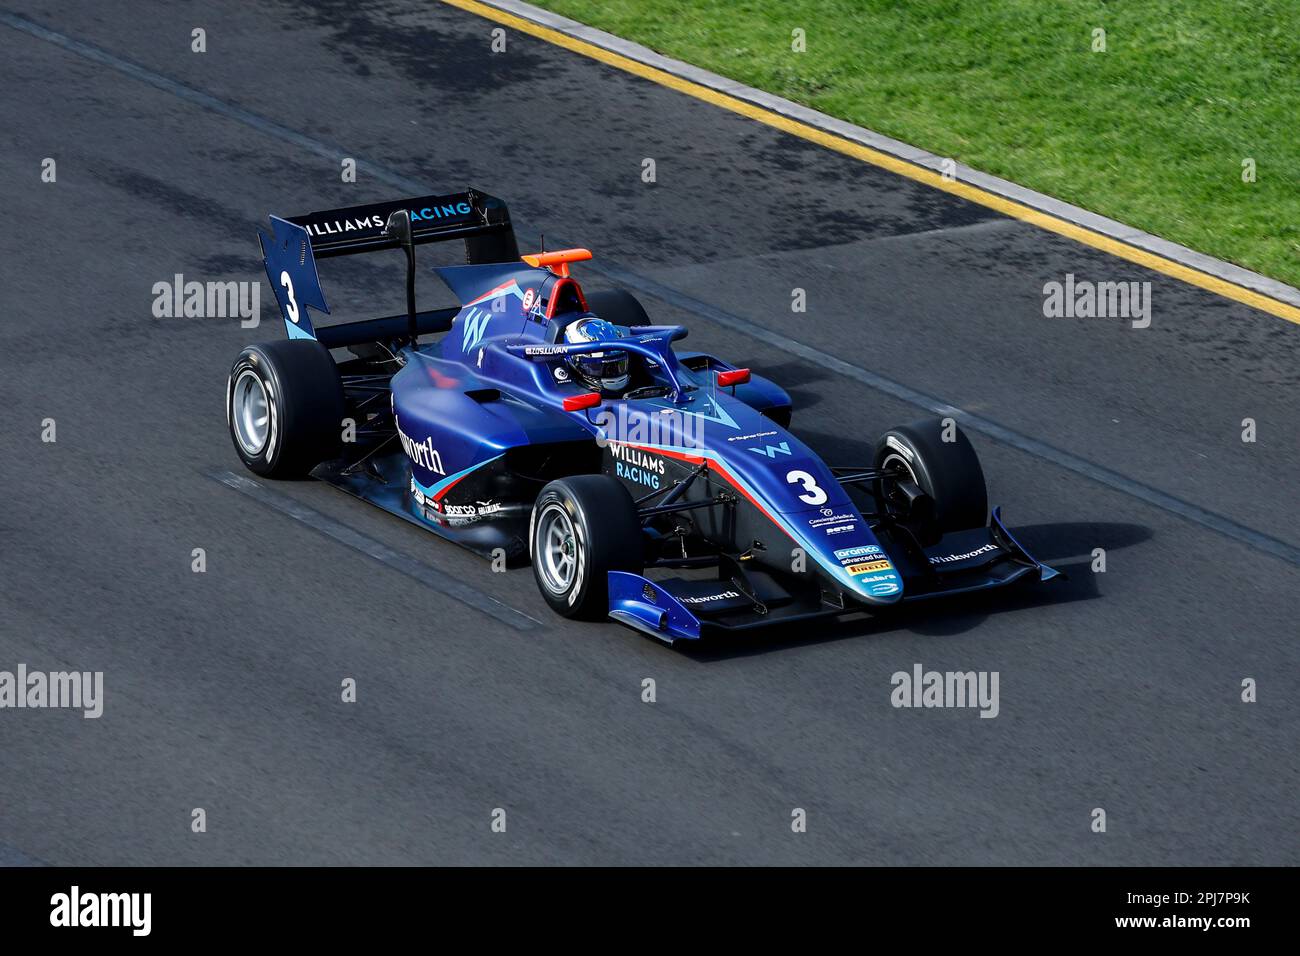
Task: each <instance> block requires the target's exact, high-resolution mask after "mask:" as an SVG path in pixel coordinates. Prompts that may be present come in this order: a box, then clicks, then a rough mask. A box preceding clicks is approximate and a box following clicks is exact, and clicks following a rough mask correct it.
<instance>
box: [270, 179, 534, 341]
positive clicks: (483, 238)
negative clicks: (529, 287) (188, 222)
mask: <svg viewBox="0 0 1300 956" xmlns="http://www.w3.org/2000/svg"><path fill="white" fill-rule="evenodd" d="M401 213H405V214H406V215H405V217H402V216H401V215H400V214H401ZM394 214H399V215H398V219H399V220H400V219H402V218H406V219H408V221H409V227H408V226H405V225H402V226H400V228H398V229H397V230H396V231H393V230H392V229H390V224H391V223H392V220H393V217H394ZM271 224H272V230H273V232H272V233H271V234H267V233H265V232H263V231H261V230H258V239H259V241H260V242H261V246H262V261H263V263H264V264H265V265H266V275H267V278H268V279H269V280H270V282H271V288H272V289H273V290H275V297H276V301H277V302H278V303H279V304H280V312H281V314H282V315H283V316H284V325H285V331H286V332H287V333H288V335H289V337H290V338H310V339H314V338H317V334H316V330H315V329H314V328H313V327H312V323H311V319H310V317H309V316H308V312H307V307H308V306H310V307H311V308H313V309H316V310H317V311H320V312H324V313H325V314H326V315H328V314H329V307H328V306H327V305H326V304H325V295H324V293H323V292H322V291H321V288H320V278H319V276H318V275H317V272H316V260H317V259H328V258H331V257H333V256H348V255H353V254H355V253H360V252H374V251H378V250H380V249H405V250H406V254H407V313H408V317H409V327H410V330H411V337H412V338H414V335H415V330H416V328H417V326H418V324H419V323H418V321H417V314H416V312H415V303H414V290H415V253H414V249H415V246H418V245H424V244H425V243H428V242H447V241H450V240H453V239H460V240H463V241H464V243H465V261H466V262H467V263H469V264H471V265H477V264H480V263H491V262H517V261H518V260H519V246H518V243H517V242H516V240H515V232H514V227H513V226H512V225H511V223H510V213H509V211H508V210H507V209H506V204H505V203H504V202H502V201H501V200H500V199H497V198H495V197H493V196H489V195H487V194H486V193H482V192H479V191H478V190H476V189H467V190H466V191H465V192H461V193H451V194H449V195H445V196H420V197H416V198H414V199H395V200H391V201H389V202H382V203H371V204H369V205H364V206H347V207H345V208H342V209H327V210H324V211H322V212H311V213H307V214H306V215H302V216H290V217H289V218H287V219H281V218H280V217H278V216H272V217H271ZM356 324H357V325H360V324H361V323H356ZM330 328H331V329H340V330H341V329H342V328H343V327H341V326H331V327H330ZM358 334H360V330H358ZM341 336H342V337H344V338H349V339H350V338H353V336H351V335H348V334H347V333H345V332H341V331H340V332H335V333H333V334H331V335H330V336H328V338H329V339H330V340H331V341H329V342H327V343H326V344H327V345H330V346H331V347H335V346H334V343H335V342H340V341H341V338H340V337H341ZM362 340H363V339H358V341H362Z"/></svg>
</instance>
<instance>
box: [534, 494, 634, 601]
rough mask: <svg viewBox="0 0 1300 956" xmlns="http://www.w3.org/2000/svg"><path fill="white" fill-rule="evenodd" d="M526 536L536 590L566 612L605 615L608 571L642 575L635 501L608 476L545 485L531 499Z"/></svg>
mask: <svg viewBox="0 0 1300 956" xmlns="http://www.w3.org/2000/svg"><path fill="white" fill-rule="evenodd" d="M528 540H529V554H530V555H531V557H532V561H533V576H534V577H535V578H536V579H537V589H538V590H539V591H541V592H542V597H544V598H545V599H546V603H547V604H549V605H550V606H551V609H552V610H554V611H555V612H556V613H557V614H562V615H563V616H564V617H572V618H579V619H583V620H598V619H600V618H603V617H605V616H606V615H607V614H608V613H609V581H608V578H607V577H606V575H607V574H608V573H609V572H610V571H630V572H632V573H634V574H640V573H641V572H642V570H644V567H645V552H644V545H643V543H642V533H641V522H640V521H639V520H638V518H637V512H636V505H635V504H634V503H633V501H632V496H631V495H629V494H628V492H627V489H626V488H624V487H623V485H622V484H620V483H619V482H618V481H617V480H615V479H614V478H611V477H610V476H609V475H574V476H572V477H569V478H560V479H557V480H556V481H552V482H551V483H550V484H548V485H547V486H546V487H545V488H543V489H542V493H541V494H540V495H538V496H537V501H536V502H535V503H534V504H533V515H532V519H531V522H530V524H529V529H528Z"/></svg>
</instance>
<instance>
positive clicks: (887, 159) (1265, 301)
mask: <svg viewBox="0 0 1300 956" xmlns="http://www.w3.org/2000/svg"><path fill="white" fill-rule="evenodd" d="M442 2H443V3H446V4H449V5H450V6H453V7H459V8H460V9H462V10H465V11H467V12H469V13H473V14H477V15H478V16H480V17H484V18H485V19H488V20H492V21H495V22H496V23H500V24H502V25H503V26H508V27H510V28H511V29H514V30H518V31H519V32H520V33H527V34H528V35H530V36H534V37H537V38H538V39H539V40H545V41H546V42H547V43H552V44H554V45H555V46H559V47H563V48H564V49H566V50H572V51H573V52H574V53H580V54H582V55H583V56H586V57H590V58H591V59H593V60H599V61H600V62H601V63H605V64H607V65H608V66H612V67H614V68H615V69H619V70H623V71H624V72H626V73H632V74H634V75H635V76H639V77H641V78H642V79H645V80H649V81H650V82H652V83H658V84H659V85H660V86H666V87H668V88H669V89H672V90H676V91H677V92H679V93H685V94H686V95H687V96H693V97H695V99H697V100H703V101H704V102H706V103H711V104H712V105H714V106H718V107H721V108H722V109H724V110H729V111H730V112H732V113H738V114H739V115H741V116H746V117H748V118H750V119H752V120H757V121H758V122H760V123H763V124H764V125H766V126H771V127H773V128H774V129H779V130H781V131H782V132H785V133H789V134H790V135H792V136H798V137H799V138H800V139H806V140H808V141H809V142H812V143H816V144H818V145H819V146H824V147H826V148H827V149H833V150H835V151H836V152H837V153H843V154H844V155H846V156H852V157H853V158H854V159H860V160H862V161H863V162H865V163H870V164H871V165H873V166H878V167H880V168H881V169H887V170H889V171H890V172H892V173H897V174H898V175H900V176H906V177H907V178H908V179H914V180H916V181H917V182H919V183H924V184H925V185H927V186H931V187H933V188H934V189H941V190H943V191H944V192H946V193H952V194H953V195H954V196H960V197H962V198H963V199H967V200H969V201H971V202H973V203H978V204H979V205H981V206H986V207H987V208H989V209H994V210H997V211H998V212H1000V213H1002V214H1004V215H1007V216H1011V217H1012V218H1014V219H1019V220H1021V221H1023V222H1028V223H1032V224H1033V225H1035V226H1038V227H1039V228H1041V229H1046V230H1047V231H1048V232H1054V233H1056V234H1057V235H1061V236H1066V237H1068V238H1070V239H1073V240H1075V241H1076V242H1081V243H1083V244H1084V245H1085V246H1092V247H1093V248H1094V249H1100V250H1102V251H1103V252H1108V253H1110V254H1111V255H1113V256H1118V257H1119V258H1121V259H1127V260H1128V261H1129V262H1134V263H1137V264H1138V265H1140V266H1143V267H1144V268H1147V269H1152V270H1154V271H1156V272H1160V273H1163V274H1164V275H1167V276H1172V277H1173V278H1175V279H1181V280H1182V281H1183V282H1186V283H1189V284H1190V285H1194V286H1198V287H1199V288H1202V289H1206V290H1208V291H1210V292H1213V293H1215V294H1217V295H1221V296H1224V297H1225V298H1229V299H1232V300H1234V301H1236V302H1240V303H1242V304H1243V305H1248V306H1250V307H1251V308H1253V309H1259V310H1260V311H1261V312H1267V313H1269V314H1270V315H1276V316H1277V317H1278V318H1282V319H1286V320H1287V321H1288V322H1293V323H1295V324H1296V325H1300V308H1296V307H1295V306H1293V305H1289V304H1288V303H1286V302H1280V301H1278V300H1277V299H1274V298H1272V297H1270V296H1267V295H1264V294H1262V293H1259V292H1256V291H1254V290H1253V289H1247V288H1245V287H1244V286H1240V285H1237V284H1236V283H1234V282H1229V281H1228V280H1226V279H1220V278H1219V277H1218V276H1212V275H1210V274H1209V273H1206V272H1201V271H1200V270H1199V269H1193V268H1192V267H1190V266H1185V265H1183V264H1182V263H1180V262H1175V261H1174V260H1172V259H1166V258H1165V257H1164V256H1160V255H1156V254H1155V253H1154V252H1147V251H1146V250H1145V249H1139V248H1137V247H1136V246H1131V245H1129V244H1128V243H1126V242H1122V241H1121V240H1119V239H1113V238H1111V237H1110V236H1107V235H1103V234H1102V233H1100V232H1096V231H1094V230H1092V229H1088V228H1085V227H1084V226H1080V225H1077V224H1076V223H1072V222H1069V221H1067V220H1065V219H1061V218H1060V217H1058V216H1053V215H1052V214H1051V213H1046V212H1042V211H1041V210H1038V209H1034V208H1032V207H1031V206H1026V205H1024V204H1023V203H1018V202H1016V201H1014V200H1011V199H1007V198H1005V197H1004V196H999V195H997V194H996V193H991V192H989V191H988V190H985V189H980V188H979V187H978V186H972V185H970V184H969V183H963V182H959V181H948V180H946V179H944V178H943V177H942V176H941V175H939V174H938V173H936V172H934V171H932V170H929V169H926V168H925V167H924V166H917V165H916V164H914V163H909V162H908V161H907V160H904V159H899V158H898V157H897V156H891V155H889V154H888V153H882V152H881V151H880V150H878V149H872V148H871V147H870V146H863V145H862V144H861V143H855V142H853V141H852V140H849V139H845V138H843V137H842V136H836V135H835V134H834V133H828V132H826V131H825V130H821V129H818V128H817V127H815V126H809V125H808V124H807V123H801V122H799V121H798V120H794V119H790V118H789V117H788V116H782V115H781V114H780V113H775V112H773V111H772V110H769V109H767V108H765V107H762V106H758V105H756V104H754V103H749V102H746V101H745V100H740V99H737V98H736V97H734V96H728V95H727V94H726V93H719V92H718V91H717V90H711V89H709V88H708V87H707V86H701V85H700V84H698V83H693V82H692V81H690V80H685V79H682V78H681V77H680V76H674V75H673V74H671V73H665V72H664V71H663V70H660V69H656V68H655V67H653V66H647V65H646V64H644V63H641V62H640V61H638V60H633V59H631V58H629V57H626V56H623V55H622V54H620V53H614V52H612V51H610V50H606V49H603V48H601V47H598V46H595V45H594V44H591V43H587V42H586V41H585V40H579V39H576V38H574V37H571V36H569V35H568V34H565V33H561V32H560V31H558V30H553V29H551V28H550V27H544V26H542V25H541V24H538V23H534V22H533V21H531V20H525V19H524V18H522V17H518V16H515V15H514V14H512V13H507V12H505V11H504V10H498V9H497V8H496V7H492V6H488V5H487V4H485V3H479V2H478V0H442Z"/></svg>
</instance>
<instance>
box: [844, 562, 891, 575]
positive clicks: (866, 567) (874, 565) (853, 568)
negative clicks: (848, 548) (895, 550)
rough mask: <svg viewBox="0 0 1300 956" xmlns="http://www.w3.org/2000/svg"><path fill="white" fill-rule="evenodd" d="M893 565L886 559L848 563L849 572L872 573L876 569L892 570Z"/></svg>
mask: <svg viewBox="0 0 1300 956" xmlns="http://www.w3.org/2000/svg"><path fill="white" fill-rule="evenodd" d="M892 570H894V566H893V565H892V564H890V563H889V562H888V561H870V562H868V563H866V564H850V565H849V574H874V573H875V572H877V571H892Z"/></svg>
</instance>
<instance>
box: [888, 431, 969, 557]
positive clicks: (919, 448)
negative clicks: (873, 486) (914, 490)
mask: <svg viewBox="0 0 1300 956" xmlns="http://www.w3.org/2000/svg"><path fill="white" fill-rule="evenodd" d="M944 432H945V428H944V423H943V420H941V419H937V418H935V419H925V420H923V421H919V422H913V423H912V424H910V425H900V426H898V427H897V428H891V429H889V431H887V432H885V433H884V434H883V435H881V436H880V440H879V441H878V442H876V467H877V468H878V469H883V470H889V469H897V470H899V471H902V472H903V473H904V474H905V475H906V476H907V477H908V478H910V479H911V480H912V482H913V483H915V484H916V485H917V486H918V487H919V488H920V489H921V491H923V492H925V494H926V495H928V496H929V498H930V499H931V501H932V502H933V505H934V513H933V516H932V517H931V518H929V520H927V521H926V522H925V523H926V525H928V527H926V528H924V529H918V530H922V531H923V532H924V533H923V535H922V537H923V538H925V539H928V540H930V541H935V540H938V538H939V536H940V535H943V534H947V533H948V532H950V531H965V530H966V529H968V528H982V527H984V526H985V525H986V524H987V523H988V517H989V504H988V489H987V488H986V487H985V484H984V469H983V468H981V467H980V461H979V456H977V455H976V454H975V449H974V448H973V447H971V443H970V440H969V439H967V438H966V435H965V434H964V433H963V432H962V431H961V430H960V429H959V428H957V426H956V425H955V424H954V425H952V428H951V431H950V432H949V433H948V436H947V437H949V438H950V439H951V440H950V441H944V438H945V435H944ZM889 485H890V482H887V481H886V482H881V484H880V485H879V486H878V487H879V493H880V495H881V496H883V497H884V498H885V499H886V500H887V501H890V500H891V493H890V488H889ZM892 500H894V501H896V500H897V498H896V497H894V498H893V499H892Z"/></svg>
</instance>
